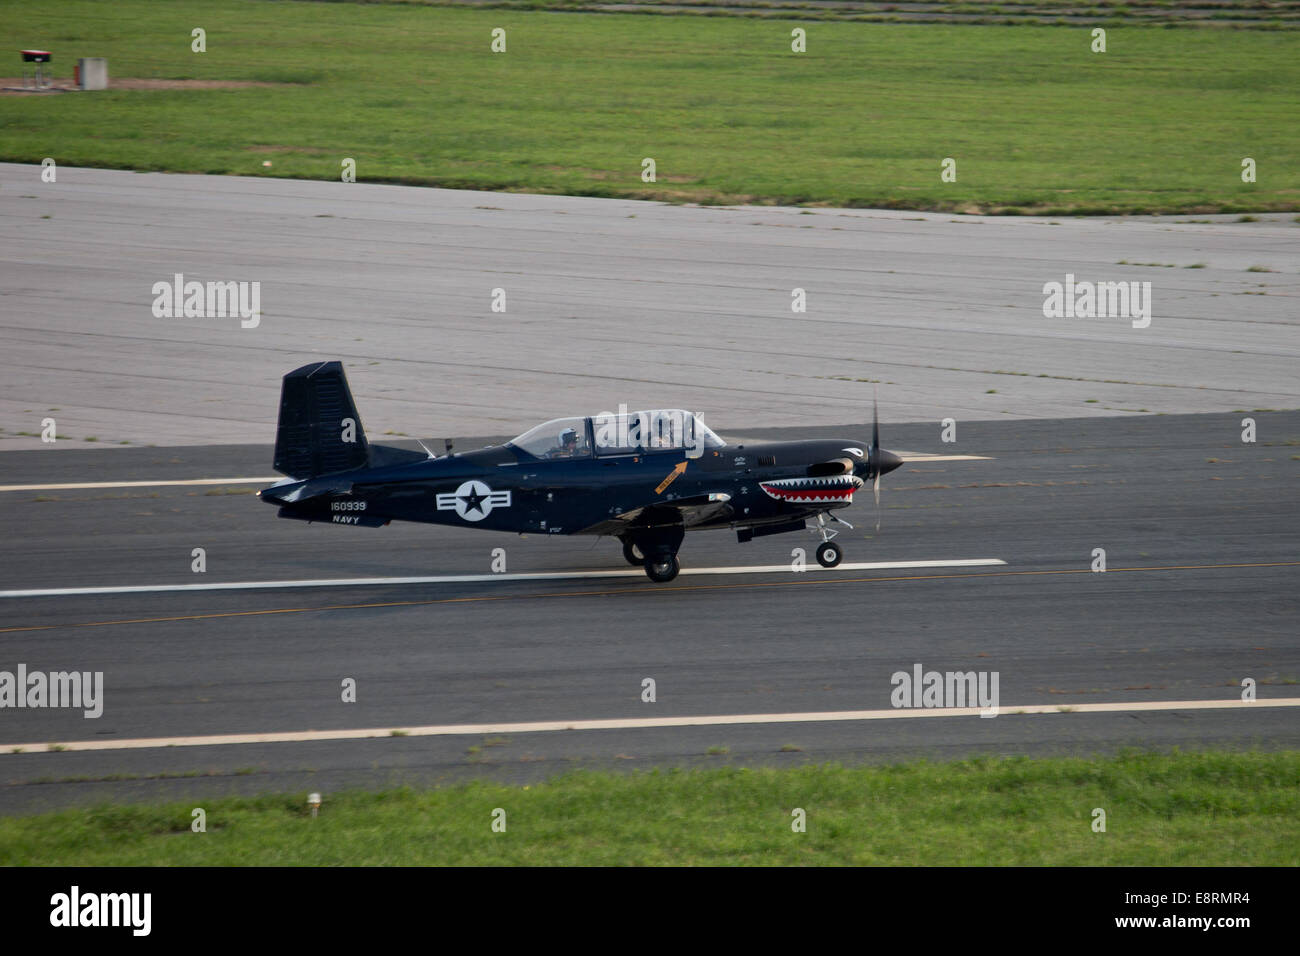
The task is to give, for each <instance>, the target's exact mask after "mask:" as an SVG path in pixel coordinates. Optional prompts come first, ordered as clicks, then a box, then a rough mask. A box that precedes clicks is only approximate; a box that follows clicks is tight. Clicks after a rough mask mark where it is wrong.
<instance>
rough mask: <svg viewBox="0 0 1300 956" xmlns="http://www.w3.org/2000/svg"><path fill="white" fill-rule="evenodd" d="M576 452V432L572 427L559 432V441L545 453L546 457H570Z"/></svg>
mask: <svg viewBox="0 0 1300 956" xmlns="http://www.w3.org/2000/svg"><path fill="white" fill-rule="evenodd" d="M576 454H578V432H577V430H576V429H573V428H566V429H565V430H564V431H562V432H560V443H559V444H558V445H557V446H555V447H554V448H552V449H551V450H550V452H549V453H548V454H547V456H546V457H547V458H572V457H574V456H575V455H576Z"/></svg>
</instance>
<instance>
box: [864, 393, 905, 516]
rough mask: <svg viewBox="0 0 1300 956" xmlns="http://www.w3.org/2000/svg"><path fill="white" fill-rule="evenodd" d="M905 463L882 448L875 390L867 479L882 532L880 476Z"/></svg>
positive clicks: (872, 398) (872, 397)
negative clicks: (868, 479)
mask: <svg viewBox="0 0 1300 956" xmlns="http://www.w3.org/2000/svg"><path fill="white" fill-rule="evenodd" d="M902 463H903V459H901V458H899V457H898V456H897V455H895V454H894V453H893V452H892V451H882V450H881V448H880V409H879V403H878V402H877V400H876V395H875V389H872V396H871V448H870V449H868V451H867V477H868V478H870V479H871V493H872V496H873V497H874V498H875V499H876V530H877V531H879V530H880V476H881V475H883V474H885V473H886V472H890V471H893V470H894V469H895V468H897V467H898V466H899V465H901V464H902Z"/></svg>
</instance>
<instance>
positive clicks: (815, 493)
mask: <svg viewBox="0 0 1300 956" xmlns="http://www.w3.org/2000/svg"><path fill="white" fill-rule="evenodd" d="M862 484H863V482H862V479H861V478H859V477H858V476H857V475H836V476H835V477H833V478H779V479H777V480H775V481H764V482H762V483H761V487H762V489H763V490H764V491H765V492H767V494H768V495H769V496H770V497H772V498H776V499H777V500H778V501H789V502H793V503H795V504H801V503H806V504H846V505H847V504H852V503H853V492H855V491H857V490H858V489H859V488H861V487H862Z"/></svg>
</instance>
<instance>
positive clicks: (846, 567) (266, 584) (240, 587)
mask: <svg viewBox="0 0 1300 956" xmlns="http://www.w3.org/2000/svg"><path fill="white" fill-rule="evenodd" d="M1005 564H1006V562H1005V561H1003V560H1001V559H999V558H965V559H956V560H951V561H877V562H869V563H867V562H858V563H845V564H841V565H840V566H839V567H837V568H823V567H822V566H821V565H819V564H817V563H816V562H815V561H810V562H809V563H808V567H807V570H806V571H804V572H800V573H829V572H835V571H885V570H893V569H900V568H979V567H991V566H993V565H1005ZM781 572H785V573H786V574H794V573H795V572H793V571H791V570H790V565H788V564H757V565H749V566H740V567H729V568H683V569H682V572H681V573H682V576H683V577H688V576H692V575H697V574H780V573H781ZM641 577H645V572H644V571H642V570H641V569H639V568H621V569H619V570H617V571H539V572H535V573H527V574H444V575H437V576H432V577H419V578H322V579H319V580H308V581H215V582H212V583H205V584H140V585H125V586H120V587H97V588H36V589H29V590H25V591H0V598H24V597H74V596H80V595H89V594H154V593H161V592H164V591H269V590H277V589H280V588H347V587H370V586H372V585H383V584H480V583H484V582H488V581H575V580H582V579H585V578H641Z"/></svg>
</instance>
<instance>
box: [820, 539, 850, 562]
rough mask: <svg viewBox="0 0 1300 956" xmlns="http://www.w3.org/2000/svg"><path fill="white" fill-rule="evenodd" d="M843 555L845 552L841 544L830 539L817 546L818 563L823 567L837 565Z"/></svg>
mask: <svg viewBox="0 0 1300 956" xmlns="http://www.w3.org/2000/svg"><path fill="white" fill-rule="evenodd" d="M843 557H844V552H843V551H841V550H840V546H839V545H837V544H831V543H830V542H829V541H823V542H822V543H821V544H820V545H819V546H818V548H817V563H818V564H820V565H821V566H822V567H823V568H833V567H835V566H836V565H837V564H839V563H840V560H841V559H842V558H843Z"/></svg>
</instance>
